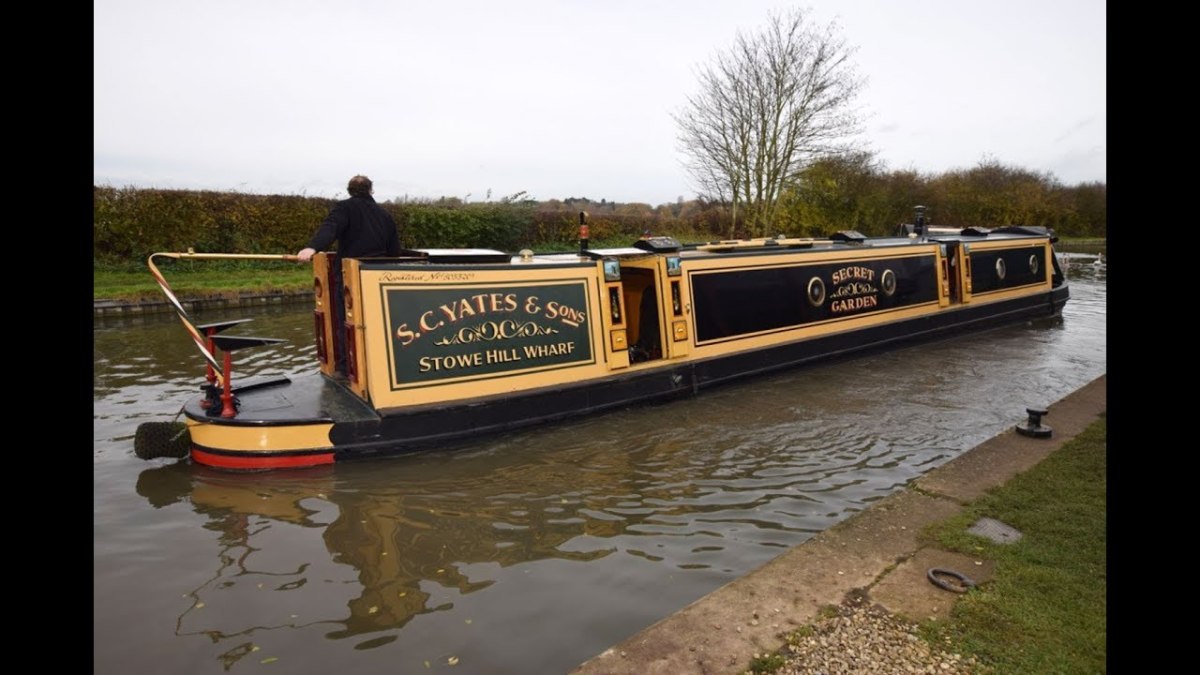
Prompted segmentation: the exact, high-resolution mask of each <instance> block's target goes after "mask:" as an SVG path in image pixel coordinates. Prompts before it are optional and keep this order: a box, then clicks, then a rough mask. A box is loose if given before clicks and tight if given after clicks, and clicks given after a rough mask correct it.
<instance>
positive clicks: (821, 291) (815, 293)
mask: <svg viewBox="0 0 1200 675" xmlns="http://www.w3.org/2000/svg"><path fill="white" fill-rule="evenodd" d="M808 301H809V302H810V303H812V306H813V307H820V306H821V303H823V302H825V282H824V281H821V277H813V278H812V279H810V280H809V282H808Z"/></svg>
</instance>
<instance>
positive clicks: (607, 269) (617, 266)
mask: <svg viewBox="0 0 1200 675" xmlns="http://www.w3.org/2000/svg"><path fill="white" fill-rule="evenodd" d="M604 280H605V281H620V280H621V261H620V260H605V261H604Z"/></svg>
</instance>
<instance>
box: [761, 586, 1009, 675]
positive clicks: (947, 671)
mask: <svg viewBox="0 0 1200 675" xmlns="http://www.w3.org/2000/svg"><path fill="white" fill-rule="evenodd" d="M780 654H781V655H782V656H783V658H784V659H785V660H786V663H785V665H784V666H783V667H782V668H780V669H779V670H776V671H774V672H775V673H776V674H777V675H802V674H803V675H817V674H821V675H839V674H847V675H849V674H853V675H859V674H861V673H880V674H881V675H886V674H890V673H900V674H905V675H908V674H912V673H939V674H941V675H959V674H964V675H966V674H970V675H975V674H982V673H988V672H990V670H989V669H987V668H985V667H984V666H983V665H981V664H979V663H978V662H976V660H975V659H974V657H970V658H964V657H962V656H960V655H958V654H952V653H949V652H947V651H944V650H941V649H938V648H936V647H934V646H931V645H930V643H928V642H926V641H925V640H924V639H922V638H921V637H920V636H919V635H918V634H917V626H916V624H913V623H909V622H908V621H905V620H904V619H901V618H899V617H897V616H894V615H892V614H889V613H888V612H886V611H884V610H882V609H879V608H877V607H874V606H871V605H870V604H868V602H866V601H864V600H863V599H862V598H855V599H852V600H849V601H847V602H846V603H845V604H843V605H842V606H841V607H839V608H838V613H837V615H836V616H833V617H830V618H826V619H823V620H821V621H818V622H817V623H816V624H814V625H813V626H812V627H811V629H809V630H802V631H799V632H797V633H794V634H793V635H792V636H790V637H789V639H788V646H787V647H785V648H784V649H783V650H782V651H781V652H780ZM747 672H750V671H747Z"/></svg>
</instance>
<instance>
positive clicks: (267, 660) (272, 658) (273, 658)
mask: <svg viewBox="0 0 1200 675" xmlns="http://www.w3.org/2000/svg"><path fill="white" fill-rule="evenodd" d="M278 660H279V657H278V656H268V657H267V658H265V659H263V660H262V661H259V663H275V662H276V661H278Z"/></svg>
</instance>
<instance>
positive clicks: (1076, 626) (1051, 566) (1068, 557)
mask: <svg viewBox="0 0 1200 675" xmlns="http://www.w3.org/2000/svg"><path fill="white" fill-rule="evenodd" d="M1106 456H1107V421H1106V420H1105V419H1104V418H1101V419H1100V420H1098V421H1096V422H1095V423H1093V424H1092V425H1091V426H1090V427H1088V429H1086V430H1085V431H1084V433H1082V434H1080V435H1079V436H1077V437H1076V438H1074V439H1072V440H1071V441H1069V442H1068V443H1065V444H1064V445H1063V446H1062V447H1061V448H1059V449H1058V450H1057V451H1056V452H1054V453H1052V454H1051V455H1050V456H1049V457H1047V458H1046V459H1045V460H1043V461H1042V462H1041V463H1039V464H1038V465H1037V466H1035V467H1034V468H1032V469H1030V470H1029V471H1027V472H1025V473H1023V474H1020V475H1018V476H1016V477H1014V478H1013V479H1012V480H1010V481H1009V482H1008V483H1006V484H1004V485H1002V486H1000V487H999V488H996V489H994V490H992V491H990V492H989V493H988V494H987V495H986V496H984V497H983V498H981V499H979V500H977V501H975V502H974V503H972V504H970V505H968V506H967V507H966V508H965V509H964V510H963V511H962V512H961V513H960V514H959V515H958V516H956V517H954V518H952V519H950V520H947V521H945V522H942V523H939V524H937V525H935V526H933V527H930V528H928V529H927V531H926V532H924V533H923V534H922V536H923V537H924V539H925V542H926V543H927V544H929V545H931V546H934V547H937V548H940V549H943V550H949V551H957V552H959V553H963V554H967V555H970V556H972V557H975V558H987V559H990V560H993V561H995V563H996V566H995V572H994V575H993V577H992V579H991V580H990V581H988V582H987V583H984V584H981V585H980V586H978V587H976V588H974V589H972V590H970V591H969V592H968V593H966V594H965V595H963V596H962V597H961V598H959V599H958V601H957V602H956V603H955V605H954V608H953V610H952V611H951V615H950V618H949V619H948V620H945V621H929V622H926V623H925V624H923V625H921V626H919V627H918V630H917V632H918V633H919V634H920V635H922V637H924V638H925V639H926V641H927V642H928V643H929V645H930V646H931V648H932V649H933V650H935V651H937V652H939V653H946V654H949V653H953V654H958V655H961V657H963V661H962V664H961V665H965V664H966V663H967V662H970V663H973V664H975V665H974V667H971V668H969V669H968V670H970V671H972V672H973V671H975V670H976V668H979V667H981V668H982V670H983V672H994V673H1063V674H1072V673H1080V674H1083V673H1103V672H1106V671H1107V665H1106V657H1107V648H1106V640H1107V634H1108V633H1107V631H1108V623H1107V598H1108V594H1107V553H1106V550H1107V549H1106V531H1107V490H1106V479H1107V468H1106ZM980 518H994V519H996V520H999V521H1001V522H1003V523H1006V524H1008V525H1011V526H1012V527H1014V528H1016V529H1017V530H1019V531H1020V532H1021V533H1022V534H1023V537H1022V538H1021V539H1020V540H1019V541H1017V542H1015V543H1010V544H997V543H994V542H992V541H991V540H989V539H986V538H983V537H978V536H975V535H972V534H970V533H968V532H967V529H968V528H969V527H971V525H973V524H974V523H975V522H977V521H978V520H979V519H980ZM827 609H828V610H829V611H827V612H823V613H822V616H821V618H820V619H819V620H818V622H817V623H816V624H814V625H810V626H804V627H802V628H801V629H800V630H798V631H795V632H793V633H791V634H789V635H788V636H786V639H787V642H788V644H803V643H804V639H805V637H806V636H810V635H813V634H814V633H815V632H818V631H819V630H820V629H822V628H826V627H828V626H832V625H835V624H829V623H827V622H829V621H832V620H834V617H837V616H838V615H839V612H838V608H827ZM826 632H828V631H826ZM793 658H794V659H796V661H795V662H794V663H793V662H792V659H793ZM805 658H806V657H804V656H795V657H792V655H791V652H790V651H789V650H787V649H785V650H783V651H781V652H779V653H775V654H770V655H767V656H763V657H759V658H757V659H755V661H754V662H752V663H751V664H750V665H749V668H748V671H749V672H752V673H773V672H778V671H780V670H781V669H784V668H786V667H788V666H794V667H799V668H804V667H805V666H806V660H804V659H805ZM809 658H811V657H809ZM956 658H957V657H956ZM926 665H928V664H926ZM789 672H793V671H789ZM796 672H807V671H796ZM922 672H924V671H922ZM956 672H960V671H958V670H956Z"/></svg>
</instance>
